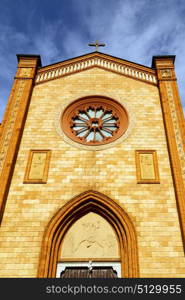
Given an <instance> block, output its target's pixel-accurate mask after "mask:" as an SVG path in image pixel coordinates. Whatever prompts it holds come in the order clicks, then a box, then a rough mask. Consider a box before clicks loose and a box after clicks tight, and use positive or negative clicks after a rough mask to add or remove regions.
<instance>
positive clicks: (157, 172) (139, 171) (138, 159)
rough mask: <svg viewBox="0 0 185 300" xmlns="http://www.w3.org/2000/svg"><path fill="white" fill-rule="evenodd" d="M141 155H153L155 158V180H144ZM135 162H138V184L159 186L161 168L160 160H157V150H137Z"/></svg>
mask: <svg viewBox="0 0 185 300" xmlns="http://www.w3.org/2000/svg"><path fill="white" fill-rule="evenodd" d="M140 154H152V156H153V167H154V174H155V178H154V179H153V178H152V179H143V178H142V176H141V163H140V157H139V156H140ZM135 162H136V178H137V183H138V184H139V183H141V184H142V183H149V184H153V183H154V184H159V183H160V177H159V168H158V159H157V151H156V150H135Z"/></svg>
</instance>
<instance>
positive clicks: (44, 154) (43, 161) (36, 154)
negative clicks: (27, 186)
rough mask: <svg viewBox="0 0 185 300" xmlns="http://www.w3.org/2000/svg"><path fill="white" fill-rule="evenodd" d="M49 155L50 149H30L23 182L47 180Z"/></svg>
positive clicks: (44, 181) (42, 181) (43, 181)
mask: <svg viewBox="0 0 185 300" xmlns="http://www.w3.org/2000/svg"><path fill="white" fill-rule="evenodd" d="M50 156H51V151H50V150H30V153H29V157H28V163H27V167H26V172H25V177H24V183H46V182H47V176H48V169H49V161H50Z"/></svg>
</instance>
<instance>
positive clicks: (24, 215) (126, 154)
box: [0, 67, 185, 277]
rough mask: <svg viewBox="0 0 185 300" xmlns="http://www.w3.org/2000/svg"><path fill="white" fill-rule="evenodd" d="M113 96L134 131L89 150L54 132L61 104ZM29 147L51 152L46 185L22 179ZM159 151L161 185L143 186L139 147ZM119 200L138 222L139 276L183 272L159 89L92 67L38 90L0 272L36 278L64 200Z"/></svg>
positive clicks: (7, 218)
mask: <svg viewBox="0 0 185 300" xmlns="http://www.w3.org/2000/svg"><path fill="white" fill-rule="evenodd" d="M88 95H102V96H108V97H111V98H113V99H115V100H117V101H119V102H120V103H121V104H123V105H126V106H127V107H128V108H129V111H130V112H131V113H132V114H133V116H134V127H133V128H132V131H131V133H130V134H129V136H128V137H127V138H126V139H125V140H123V141H122V142H121V143H119V144H117V145H114V146H113V147H111V144H110V147H109V148H107V149H104V150H101V151H91V150H85V149H80V148H77V147H74V145H70V144H69V143H66V142H65V141H64V140H63V139H62V137H61V136H60V135H59V134H58V132H57V130H56V126H55V123H56V112H57V111H58V109H59V107H60V106H62V105H68V104H69V103H70V102H71V101H73V100H76V99H78V98H80V97H84V96H88ZM30 149H35V150H37V149H49V150H51V160H50V166H49V173H48V180H47V183H46V184H24V183H23V180H24V175H25V170H26V165H27V160H28V155H29V151H30ZM138 149H139V150H142V149H146V150H147V149H148V150H150V149H151V150H156V151H157V158H158V167H159V176H160V184H137V179H136V166H135V150H138ZM89 189H92V190H95V191H98V192H101V193H103V194H105V195H107V196H108V197H110V198H112V199H113V200H114V201H116V202H117V203H118V204H119V205H120V206H121V207H122V208H123V209H124V210H125V211H126V212H127V213H128V215H129V216H130V218H131V219H132V221H133V223H134V226H135V229H136V232H137V239H138V251H139V269H140V276H141V277H184V276H185V259H184V252H183V245H182V238H181V232H180V226H179V220H178V214H177V207H176V199H175V194H174V187H173V180H172V175H171V170H170V163H169V156H168V150H167V144H166V137H165V131H164V125H163V119H162V112H161V106H160V98H159V91H158V87H157V86H154V85H151V84H148V83H145V82H141V81H138V80H135V79H131V78H128V77H125V76H121V75H119V74H114V73H112V72H109V71H105V70H102V69H100V68H97V67H95V68H92V69H89V70H85V71H82V72H79V73H75V74H72V75H68V76H66V77H63V78H59V79H55V80H52V81H48V82H45V83H42V84H39V85H37V86H35V87H34V89H33V94H32V98H31V104H30V107H29V112H28V117H27V120H26V124H25V129H24V132H23V137H22V140H21V144H20V149H19V153H18V157H17V161H16V165H15V170H14V174H13V178H12V182H11V186H10V190H9V195H8V199H7V204H6V208H5V213H4V217H3V221H2V225H1V231H0V245H1V246H0V277H36V276H37V270H38V262H39V255H40V249H41V242H42V238H43V233H44V230H45V228H46V226H47V224H48V222H49V221H50V219H51V218H52V217H53V215H54V214H55V213H56V211H58V210H59V209H60V208H61V207H62V206H63V205H64V204H65V203H66V202H68V201H69V200H70V199H71V198H73V197H74V196H77V195H78V194H80V193H82V192H84V191H86V190H89Z"/></svg>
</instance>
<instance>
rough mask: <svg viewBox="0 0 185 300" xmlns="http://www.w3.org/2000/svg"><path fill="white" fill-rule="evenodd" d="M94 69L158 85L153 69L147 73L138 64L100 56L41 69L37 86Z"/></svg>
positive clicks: (36, 81) (37, 77) (36, 80)
mask: <svg viewBox="0 0 185 300" xmlns="http://www.w3.org/2000/svg"><path fill="white" fill-rule="evenodd" d="M92 67H98V68H102V69H105V70H108V71H112V72H114V73H117V74H120V75H124V76H128V77H130V78H134V79H137V80H140V81H144V82H147V83H150V84H154V85H157V78H156V74H155V71H154V70H152V69H151V70H150V71H149V70H148V71H146V68H144V67H143V68H142V66H139V65H137V64H129V63H127V62H126V61H121V60H119V62H117V61H116V59H115V60H113V59H110V58H109V56H106V57H102V55H98V54H96V55H91V57H87V58H86V59H84V58H83V59H80V60H78V61H74V62H71V63H70V62H69V61H66V62H65V63H61V64H57V66H52V65H51V66H50V67H47V68H43V69H44V70H42V68H41V69H40V70H39V71H38V73H37V76H36V79H35V84H39V83H43V82H46V81H49V80H53V79H57V78H60V77H65V76H67V75H71V74H74V73H76V72H80V71H84V70H88V69H89V68H92ZM148 69H149V68H148Z"/></svg>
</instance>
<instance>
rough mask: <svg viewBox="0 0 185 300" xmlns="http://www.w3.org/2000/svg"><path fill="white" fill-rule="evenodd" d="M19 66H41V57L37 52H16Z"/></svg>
mask: <svg viewBox="0 0 185 300" xmlns="http://www.w3.org/2000/svg"><path fill="white" fill-rule="evenodd" d="M17 60H18V66H19V67H30V66H36V67H42V62H41V57H40V55H38V54H17Z"/></svg>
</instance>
